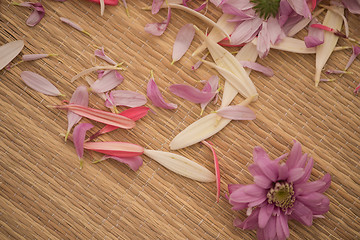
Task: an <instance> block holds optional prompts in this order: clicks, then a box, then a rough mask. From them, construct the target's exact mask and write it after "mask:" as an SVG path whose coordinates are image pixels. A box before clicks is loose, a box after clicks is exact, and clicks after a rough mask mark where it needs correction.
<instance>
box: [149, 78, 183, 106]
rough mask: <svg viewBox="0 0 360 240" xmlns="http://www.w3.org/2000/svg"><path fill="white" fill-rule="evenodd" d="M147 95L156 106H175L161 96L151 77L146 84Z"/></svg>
mask: <svg viewBox="0 0 360 240" xmlns="http://www.w3.org/2000/svg"><path fill="white" fill-rule="evenodd" d="M147 96H148V98H149V99H150V100H151V101H152V103H153V104H154V106H156V107H161V108H165V109H175V108H177V105H176V104H174V103H166V102H165V100H164V98H163V97H162V96H161V93H160V91H159V88H158V87H157V85H156V83H155V81H154V78H153V77H152V78H151V79H150V80H149V83H148V85H147Z"/></svg>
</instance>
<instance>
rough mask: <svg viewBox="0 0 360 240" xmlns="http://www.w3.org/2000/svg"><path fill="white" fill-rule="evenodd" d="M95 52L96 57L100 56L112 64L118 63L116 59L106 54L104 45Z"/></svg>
mask: <svg viewBox="0 0 360 240" xmlns="http://www.w3.org/2000/svg"><path fill="white" fill-rule="evenodd" d="M94 54H95V56H96V57H99V58H101V59H103V60H105V61H107V62H108V63H110V64H113V65H116V62H115V61H114V60H112V59H111V58H110V57H108V56H106V55H105V52H104V47H101V48H100V49H96V50H95V52H94Z"/></svg>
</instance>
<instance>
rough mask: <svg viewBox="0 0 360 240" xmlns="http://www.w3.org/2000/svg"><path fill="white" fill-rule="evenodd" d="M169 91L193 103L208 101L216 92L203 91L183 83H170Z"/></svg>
mask: <svg viewBox="0 0 360 240" xmlns="http://www.w3.org/2000/svg"><path fill="white" fill-rule="evenodd" d="M170 91H171V92H172V93H173V94H175V95H176V96H179V97H181V98H184V99H186V100H189V101H191V102H193V103H207V102H210V101H211V99H213V98H214V96H215V94H216V92H205V91H201V90H199V89H197V88H194V87H192V86H188V85H184V84H174V85H171V86H170Z"/></svg>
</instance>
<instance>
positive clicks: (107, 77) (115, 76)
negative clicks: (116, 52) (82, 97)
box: [91, 70, 124, 93]
mask: <svg viewBox="0 0 360 240" xmlns="http://www.w3.org/2000/svg"><path fill="white" fill-rule="evenodd" d="M123 80H124V77H123V76H121V74H120V73H119V72H118V71H116V70H111V71H108V72H107V73H104V74H103V75H102V77H101V78H100V79H98V80H96V81H95V82H94V84H92V85H91V90H92V91H93V92H95V93H103V92H107V91H110V90H111V89H113V88H116V87H117V86H118V85H120V84H121V83H122V82H123Z"/></svg>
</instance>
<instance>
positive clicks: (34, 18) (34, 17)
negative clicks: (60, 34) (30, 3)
mask: <svg viewBox="0 0 360 240" xmlns="http://www.w3.org/2000/svg"><path fill="white" fill-rule="evenodd" d="M44 16H45V10H43V11H38V10H34V11H33V12H32V13H31V14H30V16H29V18H28V19H27V20H26V25H28V26H30V27H34V26H35V25H36V24H38V23H39V22H40V21H41V19H42V18H43V17H44Z"/></svg>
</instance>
